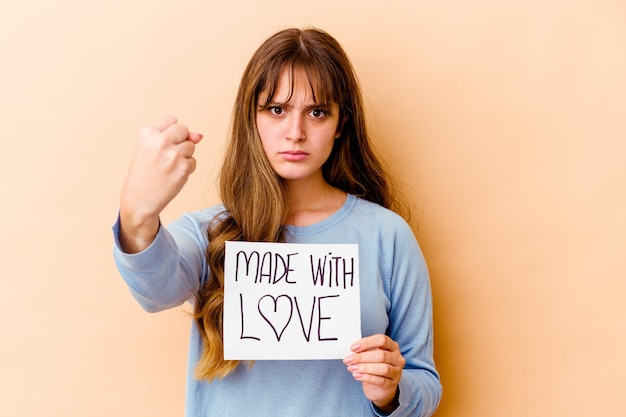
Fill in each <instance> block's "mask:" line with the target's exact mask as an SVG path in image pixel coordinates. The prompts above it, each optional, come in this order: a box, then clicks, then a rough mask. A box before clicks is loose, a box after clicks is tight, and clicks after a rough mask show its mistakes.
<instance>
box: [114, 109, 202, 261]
mask: <svg viewBox="0 0 626 417" xmlns="http://www.w3.org/2000/svg"><path fill="white" fill-rule="evenodd" d="M201 139H202V135H201V134H199V133H192V132H189V130H188V129H187V127H186V126H185V125H183V124H181V123H178V121H177V120H176V118H175V117H173V116H164V117H161V118H160V119H158V120H156V121H155V122H153V123H152V124H150V125H148V126H145V127H144V128H143V129H141V132H140V134H139V139H138V141H137V146H136V149H135V153H134V156H133V159H132V161H131V164H130V168H129V170H128V174H127V176H126V180H125V181H124V185H123V187H122V193H121V197H120V243H121V245H122V249H123V250H124V251H125V252H127V253H136V252H140V251H142V250H143V249H145V248H147V247H148V246H149V245H150V243H152V241H153V240H154V237H155V236H156V233H157V232H158V229H159V214H160V213H161V211H162V210H163V209H164V208H165V206H167V204H168V203H169V202H170V201H172V199H173V198H174V197H175V196H176V195H177V194H178V193H179V192H180V190H181V189H182V188H183V186H184V185H185V183H186V182H187V178H189V175H190V174H191V173H192V172H193V171H194V169H195V168H196V160H195V159H194V158H193V153H194V150H195V146H196V144H197V143H198V142H199V141H200V140H201Z"/></svg>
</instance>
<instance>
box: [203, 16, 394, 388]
mask: <svg viewBox="0 0 626 417" xmlns="http://www.w3.org/2000/svg"><path fill="white" fill-rule="evenodd" d="M285 69H287V70H288V74H290V76H291V77H292V82H291V84H290V85H291V88H292V89H293V85H294V83H293V77H294V72H295V71H296V70H303V71H304V72H305V73H306V75H307V77H308V81H309V84H310V87H311V91H312V92H313V96H314V100H315V101H316V102H317V103H320V104H323V105H327V104H329V103H331V102H334V103H337V105H338V106H339V120H340V121H339V126H340V127H341V136H340V137H339V138H338V139H336V140H335V143H334V146H333V150H332V152H331V155H330V157H329V158H328V160H327V161H326V162H325V163H324V165H323V166H322V172H323V176H324V179H325V180H326V182H328V183H329V184H330V185H332V186H334V187H336V188H339V189H341V190H343V191H345V192H346V193H350V194H354V195H356V196H358V197H361V198H364V199H366V200H369V201H372V202H375V203H378V204H380V205H381V206H383V207H386V208H390V209H393V210H395V211H402V210H399V208H400V206H398V204H397V201H396V200H395V197H394V195H395V193H394V192H393V191H392V189H391V186H390V183H389V180H388V176H387V172H386V169H385V167H384V166H383V165H382V163H381V162H380V160H379V158H378V157H377V156H376V154H375V152H374V150H373V147H372V145H371V143H370V138H369V136H368V133H367V128H366V123H365V115H364V109H363V102H362V96H361V90H360V87H359V84H358V81H357V77H356V75H355V72H354V69H353V67H352V64H351V63H350V61H349V59H348V56H347V55H346V53H345V52H344V50H343V48H342V47H341V46H340V45H339V43H338V42H337V41H336V40H335V39H334V38H333V37H332V36H330V35H329V34H327V33H326V32H324V31H321V30H319V29H315V28H307V29H304V30H300V29H295V28H294V29H286V30H283V31H280V32H278V33H276V34H275V35H273V36H271V37H270V38H268V39H267V40H266V41H265V42H264V43H263V44H262V45H261V46H260V47H259V49H258V50H257V51H256V52H255V53H254V55H253V56H252V58H251V60H250V62H249V63H248V65H247V67H246V69H245V71H244V73H243V76H242V79H241V83H240V85H239V90H238V92H237V97H236V100H235V104H234V109H233V114H232V120H231V127H230V134H229V141H228V145H227V149H226V153H225V158H224V161H223V165H222V168H221V171H220V174H219V190H220V197H221V199H222V202H223V205H224V212H223V213H221V214H220V215H219V216H216V217H215V218H214V219H213V221H212V222H211V223H210V225H209V227H208V230H207V233H208V240H209V244H208V246H207V249H206V258H207V262H208V265H209V278H208V279H207V280H206V282H205V283H204V284H203V286H202V288H201V289H200V291H199V292H198V297H197V300H196V305H195V308H194V319H195V321H196V324H197V326H198V329H199V332H200V335H201V337H202V342H203V352H202V356H201V358H200V360H199V362H198V365H197V368H196V377H197V378H199V379H206V380H212V379H214V378H216V377H217V378H222V377H224V376H226V375H228V374H229V373H231V372H232V371H233V370H234V369H235V368H236V367H237V366H238V361H232V360H228V361H227V360H224V356H223V334H222V314H223V303H224V248H225V242H226V241H228V240H234V241H254V242H280V241H282V240H283V228H284V224H285V219H286V217H287V213H288V211H289V206H288V202H289V198H288V195H287V188H286V186H285V184H284V182H283V180H282V179H281V178H280V177H279V176H278V175H276V173H275V172H274V171H273V170H272V168H271V166H270V164H269V162H268V160H267V158H266V156H265V153H264V151H263V147H262V144H261V140H260V138H259V134H258V131H257V126H256V113H257V110H258V109H262V108H265V107H266V106H267V105H268V103H269V102H270V101H271V100H272V98H273V97H274V93H275V91H276V89H277V85H278V81H279V78H280V75H281V73H282V72H283V70H285ZM292 92H293V91H292ZM259 100H263V101H264V102H260V101H259ZM400 214H404V213H400Z"/></svg>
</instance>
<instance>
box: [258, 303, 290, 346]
mask: <svg viewBox="0 0 626 417" xmlns="http://www.w3.org/2000/svg"><path fill="white" fill-rule="evenodd" d="M281 299H283V300H284V301H283V302H281V303H280V304H281V307H280V309H279V308H278V304H279V301H280V300H281ZM261 304H262V305H261ZM258 309H259V313H260V314H261V316H262V317H263V319H265V321H266V322H267V324H269V325H270V327H271V328H272V330H274V334H275V335H276V340H278V341H279V342H280V338H281V337H282V336H283V332H284V331H285V329H286V328H287V325H288V324H289V322H290V321H291V316H292V315H293V303H292V301H291V297H289V296H288V295H285V294H283V295H279V296H278V297H276V298H274V297H273V296H271V295H269V294H268V295H265V296H263V297H261V299H260V300H259V304H258ZM283 323H284V324H283ZM275 324H276V325H275ZM281 324H282V326H281ZM277 329H281V330H280V333H279V332H278V330H277Z"/></svg>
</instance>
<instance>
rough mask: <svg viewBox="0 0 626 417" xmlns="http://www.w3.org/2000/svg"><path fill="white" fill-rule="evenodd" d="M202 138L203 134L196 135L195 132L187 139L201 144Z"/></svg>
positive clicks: (190, 133)
mask: <svg viewBox="0 0 626 417" xmlns="http://www.w3.org/2000/svg"><path fill="white" fill-rule="evenodd" d="M202 138H203V136H202V133H195V132H189V136H187V139H188V140H190V141H192V142H193V143H194V144H196V143H198V142H200V140H202Z"/></svg>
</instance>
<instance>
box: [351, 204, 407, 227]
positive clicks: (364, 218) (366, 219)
mask: <svg viewBox="0 0 626 417" xmlns="http://www.w3.org/2000/svg"><path fill="white" fill-rule="evenodd" d="M351 198H353V199H354V206H353V209H352V212H351V215H352V216H353V219H354V220H356V221H359V222H362V225H363V226H364V227H367V228H370V229H372V230H375V229H380V230H381V231H386V232H389V233H393V234H397V233H400V234H408V235H410V236H413V230H412V229H411V227H410V226H409V224H408V223H407V222H406V220H404V218H402V216H400V215H399V214H398V213H396V212H394V211H392V210H390V209H387V208H385V207H383V206H381V205H379V204H376V203H373V202H371V201H368V200H364V199H362V198H359V197H355V196H351Z"/></svg>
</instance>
